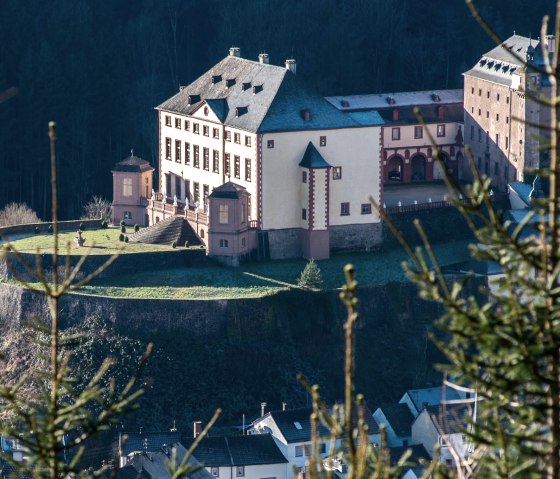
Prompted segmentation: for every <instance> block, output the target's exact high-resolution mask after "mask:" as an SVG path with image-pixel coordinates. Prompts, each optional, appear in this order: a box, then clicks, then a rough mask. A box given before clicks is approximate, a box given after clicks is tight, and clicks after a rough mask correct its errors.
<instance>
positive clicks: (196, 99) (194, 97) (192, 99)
mask: <svg viewBox="0 0 560 479" xmlns="http://www.w3.org/2000/svg"><path fill="white" fill-rule="evenodd" d="M199 101H200V95H189V102H188V105H189V106H190V105H194V104H196V103H198V102H199Z"/></svg>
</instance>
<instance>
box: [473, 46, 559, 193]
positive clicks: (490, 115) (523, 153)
mask: <svg viewBox="0 0 560 479" xmlns="http://www.w3.org/2000/svg"><path fill="white" fill-rule="evenodd" d="M542 41H543V42H544V46H545V48H546V50H547V51H548V54H549V55H551V54H552V53H553V52H554V48H555V39H554V37H553V36H548V37H546V38H545V39H543V40H542ZM543 64H544V62H543V56H542V45H541V41H540V40H537V41H535V40H532V39H531V38H527V37H523V36H520V35H513V36H511V37H510V38H508V39H507V40H505V41H504V42H503V43H502V44H501V45H498V46H497V47H495V48H493V49H492V50H490V51H489V52H487V53H485V54H483V55H482V57H481V58H480V60H479V61H478V62H477V63H476V64H475V65H474V66H473V67H472V68H471V69H470V70H468V71H467V72H465V73H464V74H463V75H464V92H465V134H464V136H465V143H466V144H468V145H470V147H471V150H472V154H473V158H474V160H475V164H476V166H477V168H478V171H479V173H482V174H486V175H487V176H489V177H491V178H492V185H493V186H494V187H495V188H498V190H499V191H505V190H506V189H507V184H508V183H509V182H512V181H523V180H524V179H525V176H526V174H527V171H529V172H530V171H531V169H536V168H539V167H541V166H546V165H547V162H548V161H549V158H548V156H547V152H546V149H544V150H543V149H542V148H541V147H542V145H543V143H544V142H546V141H547V140H546V132H545V130H544V129H543V130H541V129H539V127H538V126H537V125H545V126H546V125H548V124H549V122H550V109H549V108H545V107H543V106H541V105H539V104H538V103H537V102H536V101H535V95H538V94H543V95H545V96H546V97H549V96H550V94H551V91H550V88H551V87H550V82H549V80H548V78H547V77H546V75H542V74H541V73H539V72H538V71H537V70H536V69H535V67H537V68H538V67H541V68H542V67H543ZM463 173H464V175H465V177H467V178H472V173H471V172H470V170H469V169H468V166H467V165H465V169H464V172H463Z"/></svg>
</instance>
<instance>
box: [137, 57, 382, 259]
mask: <svg viewBox="0 0 560 479" xmlns="http://www.w3.org/2000/svg"><path fill="white" fill-rule="evenodd" d="M156 109H157V111H158V126H159V127H158V129H159V138H160V148H159V158H158V163H159V172H160V179H159V191H158V192H156V193H155V194H154V195H153V197H152V198H151V201H150V202H149V205H148V210H147V211H148V217H149V224H150V225H151V224H155V223H157V222H159V221H162V220H164V219H165V218H167V217H169V216H170V215H173V214H184V215H185V216H186V217H187V218H188V219H189V221H191V222H193V221H194V217H195V215H196V219H197V223H198V229H199V230H198V232H199V235H200V237H201V238H202V239H203V240H205V241H206V236H207V234H208V218H207V211H208V198H209V196H210V194H211V192H212V191H213V190H214V189H215V188H217V187H219V186H221V185H223V184H224V183H226V182H228V181H232V182H234V183H235V184H237V185H239V186H240V187H242V188H244V190H245V191H246V192H247V194H248V211H247V221H248V225H249V226H250V227H251V228H253V229H255V231H256V232H257V235H258V240H257V241H258V244H257V247H258V248H259V250H260V256H261V257H263V258H273V259H274V258H288V257H301V256H304V257H313V258H315V259H320V258H323V257H328V254H329V252H330V251H332V250H343V249H368V248H371V247H372V246H374V245H376V244H379V242H380V241H381V236H382V235H381V223H380V218H379V216H378V215H377V214H376V212H375V210H374V209H372V206H371V204H370V203H369V201H368V197H369V196H370V195H371V196H373V198H374V199H375V200H376V201H377V202H380V199H381V196H380V195H381V179H380V167H379V158H380V143H381V141H380V132H381V130H380V125H381V124H382V123H383V120H382V119H381V116H380V115H379V114H377V113H375V112H370V113H369V114H368V115H367V117H361V118H359V119H354V118H352V117H351V116H348V115H345V114H343V113H342V112H340V111H339V110H337V109H336V108H334V107H333V106H332V105H331V104H330V103H329V102H327V101H326V100H325V99H324V98H322V97H321V96H319V95H317V94H314V93H313V92H311V91H310V90H309V89H308V88H307V87H306V85H305V84H304V82H303V81H302V80H301V79H300V78H299V77H298V76H297V74H296V62H295V60H292V59H289V60H287V61H286V64H285V66H276V65H272V64H270V63H269V58H268V55H266V54H261V55H259V59H258V61H252V60H248V59H245V58H241V56H240V51H239V49H238V48H231V49H230V52H229V55H228V56H227V57H226V58H224V59H223V60H222V61H220V62H219V63H217V64H216V65H215V66H214V67H212V68H211V69H210V70H209V71H207V72H206V73H204V74H203V75H202V76H201V77H199V78H198V79H196V80H195V81H194V82H192V83H191V84H190V85H188V86H186V87H181V89H180V91H179V92H178V93H177V94H176V95H174V96H173V97H171V98H169V99H168V100H166V101H165V102H163V103H162V104H160V105H159V106H158V107H157V108H156Z"/></svg>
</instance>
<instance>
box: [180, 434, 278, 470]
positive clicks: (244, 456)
mask: <svg viewBox="0 0 560 479" xmlns="http://www.w3.org/2000/svg"><path fill="white" fill-rule="evenodd" d="M193 442H194V439H190V440H188V441H184V445H185V447H187V448H188V447H190V446H191V445H192V443H193ZM194 456H195V457H196V459H197V460H198V461H200V462H201V463H202V464H204V465H205V466H209V467H210V466H253V465H259V464H285V463H287V462H288V460H287V459H286V458H285V457H284V455H283V454H282V452H281V451H280V449H279V448H278V446H277V445H276V442H275V441H274V438H273V437H272V436H271V435H270V434H253V435H248V436H231V437H205V438H204V439H203V440H202V441H201V442H200V444H199V445H198V447H197V448H196V450H195V452H194Z"/></svg>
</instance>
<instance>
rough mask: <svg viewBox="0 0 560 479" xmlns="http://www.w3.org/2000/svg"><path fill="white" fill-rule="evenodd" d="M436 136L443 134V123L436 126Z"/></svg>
mask: <svg viewBox="0 0 560 479" xmlns="http://www.w3.org/2000/svg"><path fill="white" fill-rule="evenodd" d="M437 136H439V137H442V136H445V125H438V126H437Z"/></svg>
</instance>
